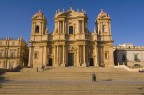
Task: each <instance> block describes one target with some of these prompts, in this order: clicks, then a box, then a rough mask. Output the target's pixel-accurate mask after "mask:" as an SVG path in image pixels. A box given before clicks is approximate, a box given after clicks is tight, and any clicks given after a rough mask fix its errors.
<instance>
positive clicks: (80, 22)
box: [79, 20, 82, 33]
mask: <svg viewBox="0 0 144 95" xmlns="http://www.w3.org/2000/svg"><path fill="white" fill-rule="evenodd" d="M79 32H80V33H82V21H81V20H80V21H79Z"/></svg>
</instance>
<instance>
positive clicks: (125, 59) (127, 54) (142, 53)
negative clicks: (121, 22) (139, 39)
mask: <svg viewBox="0 0 144 95" xmlns="http://www.w3.org/2000/svg"><path fill="white" fill-rule="evenodd" d="M114 49H115V51H114V61H115V62H114V63H115V65H123V64H125V65H127V66H134V64H140V65H141V66H144V46H134V45H133V44H129V43H127V44H122V45H119V46H116V47H114Z"/></svg>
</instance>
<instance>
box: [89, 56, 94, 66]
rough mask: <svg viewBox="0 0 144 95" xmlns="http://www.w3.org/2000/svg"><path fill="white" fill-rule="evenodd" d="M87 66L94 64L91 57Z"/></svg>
mask: <svg viewBox="0 0 144 95" xmlns="http://www.w3.org/2000/svg"><path fill="white" fill-rule="evenodd" d="M89 66H94V63H93V58H90V64H89Z"/></svg>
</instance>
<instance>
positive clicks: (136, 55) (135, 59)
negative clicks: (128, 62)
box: [134, 54, 140, 62]
mask: <svg viewBox="0 0 144 95" xmlns="http://www.w3.org/2000/svg"><path fill="white" fill-rule="evenodd" d="M134 61H136V62H139V61H140V59H139V58H138V54H134Z"/></svg>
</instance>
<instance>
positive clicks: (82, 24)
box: [82, 20, 84, 33]
mask: <svg viewBox="0 0 144 95" xmlns="http://www.w3.org/2000/svg"><path fill="white" fill-rule="evenodd" d="M82 33H84V20H82Z"/></svg>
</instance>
